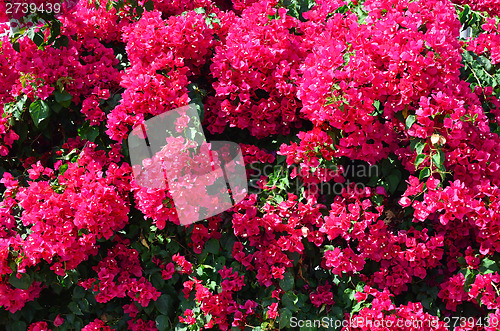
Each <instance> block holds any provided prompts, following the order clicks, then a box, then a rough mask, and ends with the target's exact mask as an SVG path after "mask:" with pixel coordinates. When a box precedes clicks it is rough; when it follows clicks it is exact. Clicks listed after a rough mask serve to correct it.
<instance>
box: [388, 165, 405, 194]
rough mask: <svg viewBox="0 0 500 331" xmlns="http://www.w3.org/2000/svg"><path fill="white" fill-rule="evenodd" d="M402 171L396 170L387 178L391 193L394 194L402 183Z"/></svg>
mask: <svg viewBox="0 0 500 331" xmlns="http://www.w3.org/2000/svg"><path fill="white" fill-rule="evenodd" d="M401 176H402V174H401V171H399V170H398V169H394V170H393V171H392V173H391V174H390V175H389V176H388V177H387V184H388V185H389V192H390V193H394V192H395V191H396V189H397V188H398V185H399V182H400V181H401Z"/></svg>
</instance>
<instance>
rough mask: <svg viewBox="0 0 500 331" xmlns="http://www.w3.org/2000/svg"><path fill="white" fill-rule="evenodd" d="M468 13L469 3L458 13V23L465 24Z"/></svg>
mask: <svg viewBox="0 0 500 331" xmlns="http://www.w3.org/2000/svg"><path fill="white" fill-rule="evenodd" d="M469 13H470V7H469V5H465V6H464V10H462V12H461V13H460V14H459V15H458V18H459V19H460V23H462V25H463V24H465V22H467V19H468V17H469Z"/></svg>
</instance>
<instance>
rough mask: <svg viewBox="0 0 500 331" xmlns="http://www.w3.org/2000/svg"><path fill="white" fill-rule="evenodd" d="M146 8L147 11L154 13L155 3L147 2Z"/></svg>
mask: <svg viewBox="0 0 500 331" xmlns="http://www.w3.org/2000/svg"><path fill="white" fill-rule="evenodd" d="M144 8H145V9H146V10H147V11H152V10H153V9H155V5H154V2H153V1H151V0H149V1H146V3H144Z"/></svg>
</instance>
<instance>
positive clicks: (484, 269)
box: [479, 258, 500, 274]
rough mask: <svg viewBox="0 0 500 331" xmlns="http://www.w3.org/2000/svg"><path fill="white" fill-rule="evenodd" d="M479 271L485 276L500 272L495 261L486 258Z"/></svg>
mask: <svg viewBox="0 0 500 331" xmlns="http://www.w3.org/2000/svg"><path fill="white" fill-rule="evenodd" d="M479 271H480V272H481V273H483V274H492V273H494V272H500V269H499V268H498V266H497V263H496V262H495V261H493V260H490V259H488V258H486V259H483V260H482V261H481V266H480V267H479Z"/></svg>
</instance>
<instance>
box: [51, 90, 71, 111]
mask: <svg viewBox="0 0 500 331" xmlns="http://www.w3.org/2000/svg"><path fill="white" fill-rule="evenodd" d="M54 98H55V99H56V102H57V103H58V104H60V105H61V106H63V107H64V108H67V107H69V105H70V104H71V100H72V99H73V96H72V95H71V94H69V93H68V92H67V91H63V92H60V91H55V92H54Z"/></svg>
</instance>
